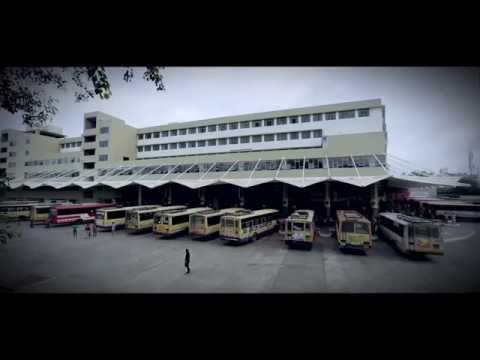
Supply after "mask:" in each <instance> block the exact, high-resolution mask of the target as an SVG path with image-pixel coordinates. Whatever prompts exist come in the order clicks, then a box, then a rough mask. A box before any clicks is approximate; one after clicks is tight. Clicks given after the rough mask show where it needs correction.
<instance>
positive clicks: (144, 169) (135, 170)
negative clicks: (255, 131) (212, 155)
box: [97, 155, 386, 176]
mask: <svg viewBox="0 0 480 360" xmlns="http://www.w3.org/2000/svg"><path fill="white" fill-rule="evenodd" d="M377 158H378V160H379V161H380V162H381V163H382V165H383V166H386V163H385V155H377ZM353 160H354V161H355V165H354V164H353V162H352V159H351V157H349V156H348V157H347V156H344V157H331V158H328V160H327V158H306V159H303V158H299V159H288V160H280V159H278V160H261V161H256V160H254V161H238V162H217V163H213V162H211V163H201V164H180V165H175V164H168V165H151V166H125V167H121V168H118V169H115V170H113V171H111V170H108V169H99V170H98V174H97V175H98V176H104V175H108V176H115V175H139V176H141V175H155V174H168V173H172V174H178V173H204V172H224V171H230V172H232V171H233V172H235V171H252V170H255V171H267V170H302V169H304V168H305V169H325V168H353V167H354V166H356V167H358V168H361V167H380V164H379V163H378V161H377V160H376V159H375V157H374V156H373V155H365V156H353ZM327 162H328V163H327ZM280 164H282V165H281V167H280ZM107 173H108V174H107Z"/></svg>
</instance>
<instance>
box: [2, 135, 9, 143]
mask: <svg viewBox="0 0 480 360" xmlns="http://www.w3.org/2000/svg"><path fill="white" fill-rule="evenodd" d="M7 141H8V134H2V142H7Z"/></svg>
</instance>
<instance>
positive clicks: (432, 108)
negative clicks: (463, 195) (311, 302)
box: [0, 67, 480, 171]
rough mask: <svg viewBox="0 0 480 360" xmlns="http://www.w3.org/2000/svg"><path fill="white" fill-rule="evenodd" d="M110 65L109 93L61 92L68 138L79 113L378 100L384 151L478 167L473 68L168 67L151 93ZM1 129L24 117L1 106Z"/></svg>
mask: <svg viewBox="0 0 480 360" xmlns="http://www.w3.org/2000/svg"><path fill="white" fill-rule="evenodd" d="M123 71H124V69H123V68H109V69H108V73H109V75H110V77H111V88H112V93H113V96H112V98H111V99H109V100H100V99H95V100H90V101H88V102H83V103H75V102H74V98H73V90H72V89H70V90H66V91H62V92H58V91H57V90H55V92H53V90H52V93H54V94H58V97H59V100H60V103H59V105H58V107H59V112H58V114H57V115H56V117H55V119H54V120H53V122H52V125H56V126H60V127H62V128H63V129H64V133H65V134H66V135H68V136H79V135H80V134H81V132H82V121H83V114H84V113H85V112H90V111H96V110H98V111H103V112H106V113H109V114H112V115H114V116H117V117H119V118H121V119H124V120H125V121H126V122H127V124H129V125H132V126H135V127H137V128H139V127H146V126H154V125H160V124H165V123H168V122H177V121H178V122H181V121H191V120H200V119H205V118H211V117H219V116H228V115H239V114H248V113H253V112H262V111H270V110H281V109H287V108H292V107H303V106H315V105H324V104H331V103H338V102H345V101H357V100H365V99H372V98H381V99H382V101H383V103H384V105H385V106H386V122H387V131H388V147H387V151H388V152H389V153H391V154H393V155H396V156H398V157H400V158H403V159H406V160H409V161H411V162H412V163H415V164H418V165H419V166H422V167H426V168H430V169H432V170H435V171H437V170H438V169H439V168H441V167H448V168H449V171H467V169H468V152H469V151H470V150H473V151H474V154H475V161H476V164H477V166H478V165H480V161H479V159H480V102H479V100H480V71H479V69H478V68H440V67H436V68H435V67H432V68H413V67H409V68H400V67H397V68H390V67H367V68H360V67H358V68H347V67H339V68H312V67H289V68H285V67H271V68H270V67H253V68H240V67H237V68H221V67H220V68H219V67H200V68H186V67H184V68H174V67H172V68H167V69H165V70H164V71H163V74H164V84H165V86H166V91H162V92H156V91H155V89H154V86H153V84H152V83H148V82H145V81H143V80H142V79H141V71H142V69H141V68H140V69H136V73H135V75H136V78H135V80H134V81H133V82H131V83H125V82H124V81H123V79H122V74H123ZM0 128H2V129H3V128H17V129H22V128H23V126H22V125H21V115H20V114H17V115H11V114H9V113H7V112H5V111H3V110H0Z"/></svg>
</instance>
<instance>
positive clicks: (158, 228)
mask: <svg viewBox="0 0 480 360" xmlns="http://www.w3.org/2000/svg"><path fill="white" fill-rule="evenodd" d="M205 210H211V209H210V208H208V207H198V208H190V209H185V207H184V209H183V210H174V211H166V212H161V213H157V214H155V220H154V224H153V232H154V233H155V234H157V235H164V236H168V235H177V234H179V233H181V232H184V231H188V226H189V220H190V215H192V214H196V213H198V212H201V211H205Z"/></svg>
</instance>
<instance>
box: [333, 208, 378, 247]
mask: <svg viewBox="0 0 480 360" xmlns="http://www.w3.org/2000/svg"><path fill="white" fill-rule="evenodd" d="M336 233H337V241H338V246H339V247H340V249H341V250H343V249H359V250H364V251H365V250H367V249H370V248H371V247H372V245H373V243H372V226H371V223H370V221H369V220H368V219H367V218H366V217H365V216H363V215H362V214H360V213H359V212H357V211H355V210H337V223H336Z"/></svg>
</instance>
